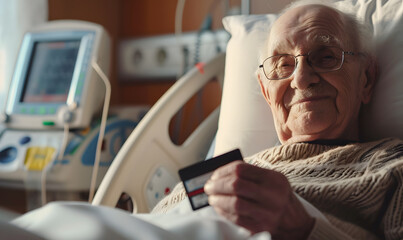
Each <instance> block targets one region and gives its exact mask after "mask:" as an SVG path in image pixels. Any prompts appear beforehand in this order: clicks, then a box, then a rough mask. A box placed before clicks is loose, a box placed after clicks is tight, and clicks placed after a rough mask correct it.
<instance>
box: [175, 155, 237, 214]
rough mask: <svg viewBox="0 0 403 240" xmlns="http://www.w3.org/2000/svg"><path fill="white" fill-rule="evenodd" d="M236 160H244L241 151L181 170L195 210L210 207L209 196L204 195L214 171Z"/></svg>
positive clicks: (180, 174)
mask: <svg viewBox="0 0 403 240" xmlns="http://www.w3.org/2000/svg"><path fill="white" fill-rule="evenodd" d="M236 160H243V157H242V154H241V151H240V150H239V149H235V150H233V151H230V152H227V153H224V154H222V155H219V156H216V157H213V158H210V159H208V160H205V161H203V162H199V163H195V164H193V165H190V166H188V167H185V168H182V169H180V170H179V176H180V178H181V180H182V182H183V185H184V186H185V190H186V194H187V195H188V198H189V201H190V205H191V206H192V209H193V210H197V209H200V208H203V207H206V206H208V205H209V204H208V196H207V194H205V193H204V184H206V182H207V180H209V178H210V177H211V175H212V174H213V172H214V170H216V169H217V168H219V167H221V166H223V165H225V164H228V163H230V162H233V161H236Z"/></svg>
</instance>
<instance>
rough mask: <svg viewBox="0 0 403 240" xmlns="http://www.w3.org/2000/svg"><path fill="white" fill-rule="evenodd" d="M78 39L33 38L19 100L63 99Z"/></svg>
mask: <svg viewBox="0 0 403 240" xmlns="http://www.w3.org/2000/svg"><path fill="white" fill-rule="evenodd" d="M79 48H80V40H69V41H48V42H35V43H34V46H33V52H32V57H31V59H30V63H29V67H28V72H27V75H26V79H25V81H24V87H23V92H22V95H21V99H20V102H25V103H55V102H66V100H67V96H68V94H69V90H70V85H71V80H72V78H73V73H74V69H75V64H76V60H77V55H78V51H79Z"/></svg>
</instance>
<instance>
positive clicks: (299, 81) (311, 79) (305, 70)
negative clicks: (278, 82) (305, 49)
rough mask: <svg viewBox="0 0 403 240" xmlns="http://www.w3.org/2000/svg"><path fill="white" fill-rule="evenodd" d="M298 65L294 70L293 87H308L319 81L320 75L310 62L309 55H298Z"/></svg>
mask: <svg viewBox="0 0 403 240" xmlns="http://www.w3.org/2000/svg"><path fill="white" fill-rule="evenodd" d="M297 57H298V60H297V65H296V67H295V70H294V74H293V78H292V81H291V87H292V88H297V89H307V88H308V87H309V86H310V85H311V84H315V83H318V82H319V76H318V74H316V72H315V71H314V70H313V68H312V66H311V65H310V64H309V63H308V59H307V58H308V57H307V56H302V55H300V56H297Z"/></svg>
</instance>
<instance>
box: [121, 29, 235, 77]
mask: <svg viewBox="0 0 403 240" xmlns="http://www.w3.org/2000/svg"><path fill="white" fill-rule="evenodd" d="M229 38H230V35H229V34H228V33H227V32H226V31H225V30H219V31H206V32H203V33H197V32H188V33H184V34H182V35H180V36H179V37H178V36H176V35H175V34H169V35H162V36H155V37H146V38H137V39H128V40H124V41H122V42H121V43H120V45H119V74H120V76H121V77H122V78H124V79H127V80H136V79H142V80H144V79H150V80H151V79H157V80H158V79H164V78H165V79H172V78H178V77H179V76H182V75H183V74H184V73H185V72H186V71H187V70H189V69H190V68H192V67H193V66H194V65H195V64H196V63H197V62H207V61H209V60H210V59H212V58H213V57H214V56H216V55H217V54H218V53H219V52H224V51H225V50H226V46H227V43H228V40H229Z"/></svg>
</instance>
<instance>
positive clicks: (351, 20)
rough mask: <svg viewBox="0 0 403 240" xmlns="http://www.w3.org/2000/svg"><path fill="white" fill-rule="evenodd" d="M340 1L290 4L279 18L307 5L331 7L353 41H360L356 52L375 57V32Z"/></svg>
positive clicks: (308, 0)
mask: <svg viewBox="0 0 403 240" xmlns="http://www.w3.org/2000/svg"><path fill="white" fill-rule="evenodd" d="M337 2H338V1H337V0H336V1H330V0H300V1H295V2H292V3H291V4H289V5H288V6H287V7H286V8H284V9H283V10H282V11H281V12H280V13H279V16H280V15H282V14H284V13H285V12H287V11H288V10H290V9H293V8H296V7H300V6H306V5H323V6H326V7H330V8H332V9H334V10H335V11H336V12H338V13H339V14H340V16H342V17H343V21H344V22H343V23H344V26H347V27H348V29H347V30H348V34H349V36H350V39H351V40H354V39H358V41H354V42H355V43H353V44H355V46H356V47H357V49H356V50H355V51H359V52H362V53H364V54H365V55H367V56H371V57H373V56H374V43H373V40H372V39H373V31H372V28H371V27H370V25H369V24H367V23H366V22H365V21H364V19H360V18H358V17H357V16H356V14H355V13H354V12H353V10H352V7H351V6H350V7H348V6H346V5H344V3H345V2H343V4H338V3H337ZM269 36H270V33H268V37H267V39H266V42H265V43H264V45H263V46H262V48H261V49H260V52H259V62H260V63H261V62H263V60H264V59H266V58H267V57H268V56H267V52H268V42H269Z"/></svg>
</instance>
